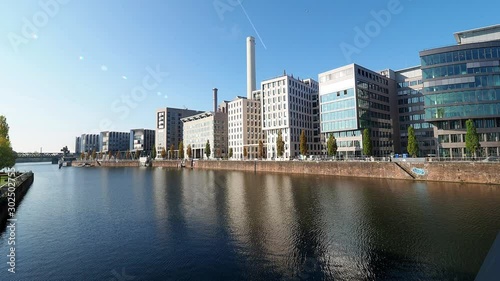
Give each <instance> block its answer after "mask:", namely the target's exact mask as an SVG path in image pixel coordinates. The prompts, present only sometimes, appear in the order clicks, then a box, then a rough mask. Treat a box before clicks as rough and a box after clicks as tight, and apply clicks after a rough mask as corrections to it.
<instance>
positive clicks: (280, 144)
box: [276, 130, 285, 157]
mask: <svg viewBox="0 0 500 281" xmlns="http://www.w3.org/2000/svg"><path fill="white" fill-rule="evenodd" d="M283 152H285V142H284V141H283V136H282V135H281V130H279V131H278V137H277V138H276V154H277V155H278V157H282V156H283Z"/></svg>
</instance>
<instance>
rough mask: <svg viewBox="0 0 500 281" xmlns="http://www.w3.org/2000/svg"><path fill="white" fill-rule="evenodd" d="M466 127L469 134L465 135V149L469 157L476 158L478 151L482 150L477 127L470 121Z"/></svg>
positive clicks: (466, 123)
mask: <svg viewBox="0 0 500 281" xmlns="http://www.w3.org/2000/svg"><path fill="white" fill-rule="evenodd" d="M465 126H466V128H467V133H466V134H465V148H466V149H467V155H472V156H474V157H476V155H477V151H478V150H479V148H481V144H480V143H479V134H478V133H477V130H476V125H475V124H474V121H472V120H471V119H469V120H467V121H466V122H465Z"/></svg>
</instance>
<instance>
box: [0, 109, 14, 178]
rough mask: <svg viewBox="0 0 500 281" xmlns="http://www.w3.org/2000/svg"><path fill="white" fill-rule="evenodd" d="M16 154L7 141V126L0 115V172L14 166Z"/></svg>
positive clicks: (3, 117) (4, 119) (5, 119)
mask: <svg viewBox="0 0 500 281" xmlns="http://www.w3.org/2000/svg"><path fill="white" fill-rule="evenodd" d="M16 158H17V153H16V152H15V151H14V150H12V145H11V143H10V140H9V124H7V118H5V116H3V115H0V170H1V169H3V168H10V167H12V166H14V164H16Z"/></svg>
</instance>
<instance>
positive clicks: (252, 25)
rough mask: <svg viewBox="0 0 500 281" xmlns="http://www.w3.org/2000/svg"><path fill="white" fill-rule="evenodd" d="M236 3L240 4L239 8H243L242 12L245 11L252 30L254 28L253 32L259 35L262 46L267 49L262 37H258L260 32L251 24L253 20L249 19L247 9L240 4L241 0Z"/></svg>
mask: <svg viewBox="0 0 500 281" xmlns="http://www.w3.org/2000/svg"><path fill="white" fill-rule="evenodd" d="M238 3H239V4H240V7H241V9H242V10H243V13H245V16H247V19H248V21H249V22H250V24H251V25H252V28H253V30H254V31H255V33H256V34H257V37H259V40H260V43H262V46H264V49H265V50H267V47H266V44H264V41H262V38H261V37H260V34H259V32H258V31H257V28H255V25H253V22H252V20H251V19H250V17H249V16H248V14H247V11H246V10H245V8H244V7H243V5H242V4H241V1H240V0H238Z"/></svg>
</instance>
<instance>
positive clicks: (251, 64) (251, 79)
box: [247, 36, 256, 99]
mask: <svg viewBox="0 0 500 281" xmlns="http://www.w3.org/2000/svg"><path fill="white" fill-rule="evenodd" d="M255 90H256V89H255V38H253V37H252V36H249V37H247V98H248V99H251V98H252V92H253V91H255Z"/></svg>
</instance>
